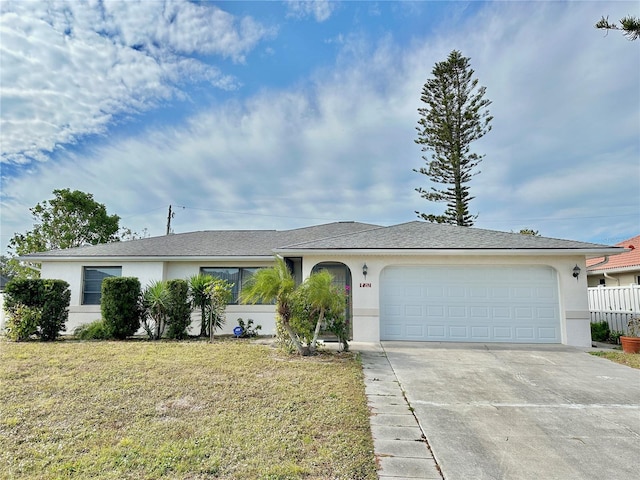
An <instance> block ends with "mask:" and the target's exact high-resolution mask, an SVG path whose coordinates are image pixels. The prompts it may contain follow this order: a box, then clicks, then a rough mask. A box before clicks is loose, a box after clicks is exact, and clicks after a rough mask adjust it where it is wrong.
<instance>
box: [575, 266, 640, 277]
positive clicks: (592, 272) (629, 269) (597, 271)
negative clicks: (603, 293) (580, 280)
mask: <svg viewBox="0 0 640 480" xmlns="http://www.w3.org/2000/svg"><path fill="white" fill-rule="evenodd" d="M634 271H637V272H640V265H629V266H626V267H613V268H596V269H590V268H587V275H602V274H603V273H626V272H634Z"/></svg>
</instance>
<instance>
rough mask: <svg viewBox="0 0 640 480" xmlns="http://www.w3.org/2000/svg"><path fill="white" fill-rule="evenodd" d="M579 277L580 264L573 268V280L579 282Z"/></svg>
mask: <svg viewBox="0 0 640 480" xmlns="http://www.w3.org/2000/svg"><path fill="white" fill-rule="evenodd" d="M579 276H580V267H579V266H578V264H576V266H575V267H573V278H575V279H576V280H578V277H579Z"/></svg>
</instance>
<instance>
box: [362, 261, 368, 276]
mask: <svg viewBox="0 0 640 480" xmlns="http://www.w3.org/2000/svg"><path fill="white" fill-rule="evenodd" d="M368 271H369V267H367V264H366V263H365V264H364V265H363V266H362V275H364V279H365V280H366V279H367V272H368Z"/></svg>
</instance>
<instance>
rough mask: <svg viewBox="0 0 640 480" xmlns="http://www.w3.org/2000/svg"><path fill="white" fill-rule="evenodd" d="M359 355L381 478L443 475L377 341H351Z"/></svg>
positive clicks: (431, 478)
mask: <svg viewBox="0 0 640 480" xmlns="http://www.w3.org/2000/svg"><path fill="white" fill-rule="evenodd" d="M351 348H352V350H353V351H357V352H359V353H360V355H361V359H362V367H363V371H364V381H365V391H366V394H367V400H368V404H369V408H370V409H371V417H370V422H371V432H372V434H373V445H374V452H375V456H376V462H377V464H378V478H379V479H380V480H391V479H393V480H400V479H407V480H408V479H429V480H442V479H443V477H442V475H441V473H440V469H439V468H438V464H437V463H436V460H435V459H434V457H433V455H432V453H431V450H430V449H429V446H428V444H427V441H426V438H425V435H424V432H423V431H422V429H421V428H420V425H418V421H417V420H416V417H415V416H414V415H413V412H412V410H411V408H410V406H409V404H408V403H407V400H406V398H405V397H404V394H403V392H402V389H401V388H400V384H399V383H398V380H397V378H396V376H395V373H394V372H393V369H392V368H391V365H390V363H389V361H388V360H387V356H386V354H385V353H384V350H383V349H382V346H381V345H380V344H374V343H371V344H366V343H362V344H360V343H356V344H352V345H351Z"/></svg>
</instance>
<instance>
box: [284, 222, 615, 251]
mask: <svg viewBox="0 0 640 480" xmlns="http://www.w3.org/2000/svg"><path fill="white" fill-rule="evenodd" d="M598 248H611V247H609V246H607V245H598V244H593V243H585V242H577V241H573V240H559V239H555V238H547V237H534V236H532V235H522V234H520V233H507V232H499V231H495V230H483V229H479V228H470V227H459V226H455V225H443V224H435V223H427V222H420V221H414V222H409V223H402V224H400V225H392V226H390V227H379V228H376V229H370V230H366V231H363V232H357V233H351V234H346V235H341V236H335V237H332V238H325V239H317V240H312V241H308V242H302V243H298V244H289V245H287V246H284V247H282V248H281V249H279V251H286V250H334V249H337V250H353V249H369V250H371V249H375V250H402V249H407V250H456V249H464V250H473V249H488V250H494V249H495V250H505V249H507V250H520V249H534V250H540V249H542V250H545V249H572V250H574V249H589V250H591V249H598Z"/></svg>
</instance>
